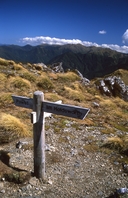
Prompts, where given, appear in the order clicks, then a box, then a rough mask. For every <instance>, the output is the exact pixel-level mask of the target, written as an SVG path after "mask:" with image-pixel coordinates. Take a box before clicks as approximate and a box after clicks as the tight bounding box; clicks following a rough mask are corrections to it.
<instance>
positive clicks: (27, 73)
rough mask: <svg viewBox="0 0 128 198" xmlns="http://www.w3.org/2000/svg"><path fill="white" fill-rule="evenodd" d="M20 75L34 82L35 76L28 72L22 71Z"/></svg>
mask: <svg viewBox="0 0 128 198" xmlns="http://www.w3.org/2000/svg"><path fill="white" fill-rule="evenodd" d="M21 77H22V78H25V79H26V80H29V81H30V82H36V76H35V75H34V74H32V73H30V72H27V71H26V72H23V73H22V75H21Z"/></svg>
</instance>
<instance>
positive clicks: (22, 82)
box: [11, 77, 31, 90]
mask: <svg viewBox="0 0 128 198" xmlns="http://www.w3.org/2000/svg"><path fill="white" fill-rule="evenodd" d="M11 86H13V87H14V88H17V89H20V90H26V89H30V87H31V83H30V82H29V81H28V80H26V79H23V78H21V77H16V78H13V79H11Z"/></svg>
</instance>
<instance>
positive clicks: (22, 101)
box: [12, 95, 33, 109]
mask: <svg viewBox="0 0 128 198" xmlns="http://www.w3.org/2000/svg"><path fill="white" fill-rule="evenodd" d="M12 98H13V101H14V103H15V105H16V106H18V107H24V108H27V109H32V108H33V99H32V98H27V97H23V96H14V95H12Z"/></svg>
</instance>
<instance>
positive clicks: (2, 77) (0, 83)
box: [0, 73, 7, 90]
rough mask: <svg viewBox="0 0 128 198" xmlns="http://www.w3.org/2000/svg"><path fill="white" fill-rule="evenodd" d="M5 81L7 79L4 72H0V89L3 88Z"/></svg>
mask: <svg viewBox="0 0 128 198" xmlns="http://www.w3.org/2000/svg"><path fill="white" fill-rule="evenodd" d="M6 81H7V78H6V76H5V74H2V73H0V89H1V90H2V89H4V88H5V83H6Z"/></svg>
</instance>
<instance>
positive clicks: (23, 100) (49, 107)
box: [12, 95, 89, 119]
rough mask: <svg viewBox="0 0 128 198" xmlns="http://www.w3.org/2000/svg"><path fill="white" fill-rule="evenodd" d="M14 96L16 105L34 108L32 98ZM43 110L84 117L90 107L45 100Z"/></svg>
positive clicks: (79, 117)
mask: <svg viewBox="0 0 128 198" xmlns="http://www.w3.org/2000/svg"><path fill="white" fill-rule="evenodd" d="M12 98H13V101H14V103H15V105H16V106H19V107H24V108H28V109H32V108H33V99H32V98H27V97H22V96H14V95H13V96H12ZM42 111H44V112H47V113H53V114H57V115H63V116H67V117H72V118H78V119H84V118H85V117H86V116H87V114H88V112H89V109H88V108H82V107H78V106H73V105H67V104H58V103H55V102H49V101H45V100H44V101H43V102H42Z"/></svg>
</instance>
